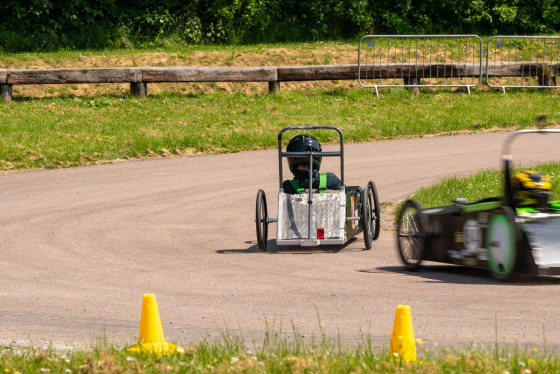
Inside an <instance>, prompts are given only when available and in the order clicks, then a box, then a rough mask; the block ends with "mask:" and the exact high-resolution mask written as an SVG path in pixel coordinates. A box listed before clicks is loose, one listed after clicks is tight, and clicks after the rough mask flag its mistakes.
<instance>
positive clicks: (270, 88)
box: [268, 81, 280, 93]
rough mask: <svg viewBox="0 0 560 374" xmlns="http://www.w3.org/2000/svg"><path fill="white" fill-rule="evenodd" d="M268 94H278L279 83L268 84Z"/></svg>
mask: <svg viewBox="0 0 560 374" xmlns="http://www.w3.org/2000/svg"><path fill="white" fill-rule="evenodd" d="M268 92H269V93H277V92H280V82H278V81H274V82H268Z"/></svg>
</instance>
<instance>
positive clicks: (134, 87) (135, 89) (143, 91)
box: [130, 82, 148, 97]
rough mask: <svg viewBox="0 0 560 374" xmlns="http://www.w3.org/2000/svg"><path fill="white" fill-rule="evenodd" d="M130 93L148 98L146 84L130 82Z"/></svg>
mask: <svg viewBox="0 0 560 374" xmlns="http://www.w3.org/2000/svg"><path fill="white" fill-rule="evenodd" d="M130 93H131V94H133V95H134V96H138V97H146V96H148V83H146V82H130Z"/></svg>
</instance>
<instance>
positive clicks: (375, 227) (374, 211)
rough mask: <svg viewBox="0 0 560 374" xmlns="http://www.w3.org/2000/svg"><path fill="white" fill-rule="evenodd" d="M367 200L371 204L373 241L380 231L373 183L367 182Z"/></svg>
mask: <svg viewBox="0 0 560 374" xmlns="http://www.w3.org/2000/svg"><path fill="white" fill-rule="evenodd" d="M367 196H368V199H370V201H371V204H370V207H371V223H372V225H373V230H372V232H373V240H377V238H379V232H380V231H381V211H380V209H379V198H378V197H377V188H376V187H375V183H373V182H372V181H369V183H368V195H367Z"/></svg>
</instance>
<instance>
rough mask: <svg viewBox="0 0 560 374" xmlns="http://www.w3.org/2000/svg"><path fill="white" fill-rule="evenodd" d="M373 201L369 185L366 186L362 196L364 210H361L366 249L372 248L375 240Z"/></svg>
mask: <svg viewBox="0 0 560 374" xmlns="http://www.w3.org/2000/svg"><path fill="white" fill-rule="evenodd" d="M371 203H372V200H371V199H370V191H369V185H368V186H367V187H366V188H365V190H364V194H363V196H362V211H361V212H360V216H361V222H362V231H363V234H364V243H365V244H366V249H368V250H369V249H371V245H372V242H373V230H374V228H373V224H372V220H371Z"/></svg>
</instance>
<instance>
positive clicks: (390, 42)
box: [358, 35, 483, 96]
mask: <svg viewBox="0 0 560 374" xmlns="http://www.w3.org/2000/svg"><path fill="white" fill-rule="evenodd" d="M482 46H483V43H482V39H481V38H480V37H478V36H477V35H366V36H364V37H362V38H361V39H360V44H359V48H358V81H359V83H360V85H362V86H363V87H372V88H374V89H375V93H376V95H377V96H379V91H378V88H379V87H399V86H405V87H412V88H415V89H416V90H418V89H419V88H420V87H465V88H466V89H467V91H468V92H469V94H470V89H471V87H475V86H477V85H478V84H480V82H481V79H482V75H483V74H482V66H483V64H482V61H483V53H482Z"/></svg>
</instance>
